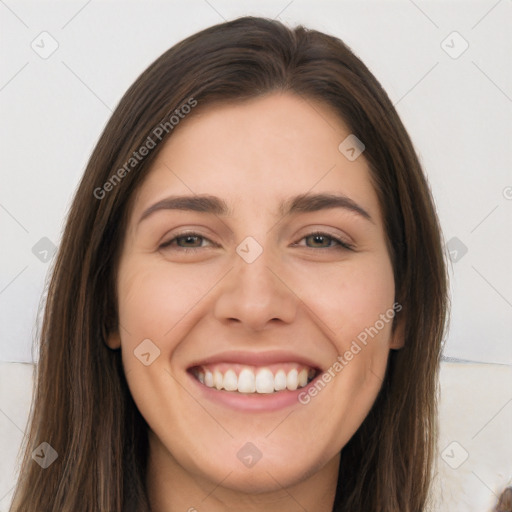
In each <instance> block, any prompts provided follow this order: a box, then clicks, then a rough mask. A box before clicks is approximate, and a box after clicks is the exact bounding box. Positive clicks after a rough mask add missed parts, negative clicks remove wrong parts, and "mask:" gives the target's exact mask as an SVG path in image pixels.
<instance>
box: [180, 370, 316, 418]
mask: <svg viewBox="0 0 512 512" xmlns="http://www.w3.org/2000/svg"><path fill="white" fill-rule="evenodd" d="M187 375H188V377H189V378H190V379H191V380H192V381H193V382H194V384H195V386H197V387H198V389H199V391H200V393H201V394H202V395H203V396H204V397H205V398H206V399H207V400H210V401H212V402H215V403H217V404H220V405H224V406H226V407H229V408H231V409H236V410H238V411H253V412H272V411H279V410H281V409H285V408H286V407H290V406H293V405H300V402H299V395H300V394H301V393H307V392H308V388H309V387H311V386H313V385H314V383H315V381H316V379H317V377H315V378H314V379H313V380H312V381H311V382H310V383H309V384H307V386H304V387H303V388H300V389H296V390H295V391H289V390H286V391H278V392H274V393H251V394H244V393H237V392H236V391H224V390H221V391H219V390H218V389H216V388H209V387H208V386H205V385H204V384H201V383H200V382H199V381H198V380H197V379H196V378H195V377H194V376H193V375H191V374H190V373H188V372H187Z"/></svg>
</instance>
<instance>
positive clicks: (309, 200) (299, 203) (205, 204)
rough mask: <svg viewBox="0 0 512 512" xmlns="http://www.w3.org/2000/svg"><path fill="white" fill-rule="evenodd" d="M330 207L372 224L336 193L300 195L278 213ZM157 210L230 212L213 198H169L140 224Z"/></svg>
mask: <svg viewBox="0 0 512 512" xmlns="http://www.w3.org/2000/svg"><path fill="white" fill-rule="evenodd" d="M331 208H343V209H345V210H349V211H350V212H353V213H356V214H357V215H359V216H361V217H362V218H364V219H366V220H369V221H370V222H373V220H372V218H371V216H370V214H369V213H368V212H367V211H366V210H365V209H364V208H363V207H361V206H359V205H358V204H357V203H356V202H355V201H353V200H352V199H350V198H349V197H347V196H344V195H338V194H300V195H298V196H294V197H292V198H290V199H288V200H286V201H284V202H283V203H281V205H280V208H279V212H280V214H281V215H282V216H283V217H285V216H289V215H293V214H296V213H311V212H317V211H321V210H328V209H331ZM160 210H185V211H194V212H200V213H210V214H213V215H222V216H228V215H231V213H232V212H231V209H230V208H229V207H228V205H227V203H226V202H225V201H224V200H222V199H220V198H218V197H216V196H211V195H194V196H170V197H167V198H165V199H162V200H161V201H158V202H157V203H155V204H154V205H152V206H150V207H149V208H148V209H146V210H145V211H144V212H143V213H142V215H141V217H140V219H139V223H140V222H142V221H143V220H144V219H146V218H147V217H149V216H150V215H151V214H153V213H155V212H157V211H160Z"/></svg>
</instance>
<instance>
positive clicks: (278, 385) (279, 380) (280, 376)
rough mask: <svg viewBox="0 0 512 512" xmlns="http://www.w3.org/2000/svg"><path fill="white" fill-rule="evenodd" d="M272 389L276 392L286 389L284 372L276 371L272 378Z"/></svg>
mask: <svg viewBox="0 0 512 512" xmlns="http://www.w3.org/2000/svg"><path fill="white" fill-rule="evenodd" d="M274 388H275V390H276V391H283V389H286V373H284V370H278V371H277V373H276V376H275V377H274Z"/></svg>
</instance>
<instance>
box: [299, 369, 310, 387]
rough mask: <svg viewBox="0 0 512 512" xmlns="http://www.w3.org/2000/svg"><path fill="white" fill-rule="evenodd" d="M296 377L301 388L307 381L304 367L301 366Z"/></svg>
mask: <svg viewBox="0 0 512 512" xmlns="http://www.w3.org/2000/svg"><path fill="white" fill-rule="evenodd" d="M297 378H298V387H299V388H303V387H304V386H305V385H306V384H307V383H308V371H307V370H306V368H303V369H302V370H301V371H300V372H299V376H298V377H297Z"/></svg>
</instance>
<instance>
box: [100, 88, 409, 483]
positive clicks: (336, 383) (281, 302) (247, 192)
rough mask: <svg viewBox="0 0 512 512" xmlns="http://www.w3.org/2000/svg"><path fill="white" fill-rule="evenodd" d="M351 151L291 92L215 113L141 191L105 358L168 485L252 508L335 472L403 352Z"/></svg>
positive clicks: (373, 206)
mask: <svg viewBox="0 0 512 512" xmlns="http://www.w3.org/2000/svg"><path fill="white" fill-rule="evenodd" d="M349 135H350V132H349V131H348V130H347V128H346V127H345V126H344V124H343V123H342V122H341V121H340V119H339V118H338V117H337V116H336V115H335V114H333V112H332V109H330V108H328V107H326V106H325V105H323V104H322V103H318V102H315V101H310V100H307V101H306V100H304V99H302V98H300V97H297V96H294V95H291V94H287V93H273V94H270V95H267V96H264V97H260V98H257V99H254V100H251V101H247V102H240V103H236V104H223V105H216V106H212V107H207V108H205V109H204V110H202V111H198V112H197V113H196V115H194V117H190V118H189V119H185V120H184V121H183V122H182V125H181V126H178V127H177V128H176V131H175V133H173V134H172V137H171V138H170V139H169V140H168V141H167V143H166V144H165V147H164V148H163V150H162V151H161V152H160V154H159V156H158V158H157V160H156V161H155V163H154V165H153V167H152V169H151V171H150V173H149V174H148V176H147V178H146V179H145V181H144V183H143V184H142V187H141V188H140V189H139V191H138V193H137V195H136V197H135V200H134V203H133V208H132V210H131V214H130V218H129V224H128V229H127V232H126V236H125V241H124V247H123V252H122V256H121V260H120V266H119V274H118V281H117V286H118V296H119V324H120V332H119V333H114V334H112V336H111V337H110V339H109V346H111V347H112V348H115V347H119V346H120V347H121V350H122V359H123V365H124V370H125V374H126V379H127V381H128V385H129V387H130V390H131V393H132V395H133V398H134V400H135V403H136V404H137V407H138V408H139V410H140V412H141V414H142V415H143V416H144V418H145V419H146V421H147V423H148V425H149V428H150V453H151V457H152V460H153V461H156V462H155V463H156V464H158V465H159V466H160V467H161V468H164V467H167V468H172V472H173V474H176V473H177V472H178V473H179V472H182V473H186V474H188V475H190V476H192V477H193V478H194V479H195V480H197V481H209V482H215V484H218V483H219V482H220V481H222V486H223V487H228V488H231V489H236V490H239V491H244V492H263V491H270V490H273V489H277V488H281V487H288V486H292V485H294V484H298V483H300V482H302V481H305V480H307V479H310V478H314V476H315V475H317V474H320V473H322V472H325V471H330V472H331V473H332V472H334V473H335V472H336V470H337V464H338V461H339V459H338V456H339V452H340V450H341V448H342V447H343V446H344V445H345V444H346V443H347V441H348V440H349V439H350V437H351V436H352V435H353V434H354V433H355V431H356V430H357V429H358V427H359V426H360V425H361V423H362V422H363V420H364V418H365V417H366V415H367V413H368V412H369V410H370V408H371V406H372V404H373V402H374V400H375V398H376V395H377V393H378V391H379V389H380V387H381V383H382V379H383V376H384V372H385V368H386V363H387V357H388V352H389V349H390V348H398V347H400V345H401V340H400V339H398V337H397V336H396V335H394V334H393V333H392V328H391V327H392V318H393V316H394V312H395V310H394V309H393V305H394V296H395V287H394V280H393V269H392V265H391V261H390V257H389V254H388V251H387V247H386V239H385V233H384V228H383V220H382V218H381V213H380V210H379V204H378V200H377V196H376V193H375V191H374V189H373V187H372V184H371V181H370V173H369V168H368V165H367V162H366V161H365V159H364V153H363V154H362V155H361V156H359V157H358V158H355V159H354V156H357V152H356V151H357V150H358V149H359V148H357V147H354V145H353V144H352V145H351V144H350V139H349V140H348V141H346V142H345V143H344V145H342V149H339V146H340V143H341V142H342V141H344V140H345V139H346V137H347V136H349ZM351 147H354V148H355V151H351V149H350V148H351ZM120 186H122V185H120ZM395 309H396V310H397V308H396V304H395ZM398 309H399V308H398ZM311 379H313V380H311ZM308 381H310V382H309V383H308ZM219 388H220V389H219ZM297 388H298V389H297Z"/></svg>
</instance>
